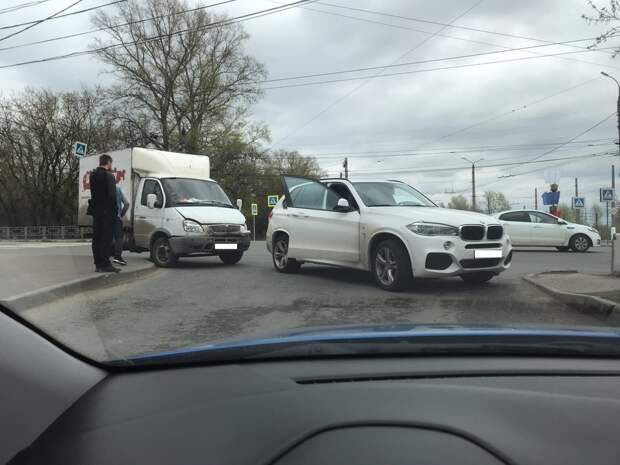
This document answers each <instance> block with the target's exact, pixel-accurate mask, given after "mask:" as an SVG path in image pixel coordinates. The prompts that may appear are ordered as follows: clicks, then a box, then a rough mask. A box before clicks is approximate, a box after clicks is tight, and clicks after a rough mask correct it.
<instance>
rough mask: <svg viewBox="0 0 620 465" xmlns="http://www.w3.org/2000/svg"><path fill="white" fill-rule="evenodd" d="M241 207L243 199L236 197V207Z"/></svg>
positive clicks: (239, 208)
mask: <svg viewBox="0 0 620 465" xmlns="http://www.w3.org/2000/svg"><path fill="white" fill-rule="evenodd" d="M241 207H243V200H241V199H237V209H238V210H241Z"/></svg>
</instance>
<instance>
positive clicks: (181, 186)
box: [162, 178, 233, 208]
mask: <svg viewBox="0 0 620 465" xmlns="http://www.w3.org/2000/svg"><path fill="white" fill-rule="evenodd" d="M162 184H163V186H164V191H165V193H166V198H167V200H168V203H169V205H170V206H179V205H204V204H207V205H211V204H212V205H217V206H226V207H231V208H232V207H233V206H232V203H231V202H230V199H229V198H228V196H227V195H226V193H225V192H224V191H223V190H222V188H221V187H220V186H219V185H218V184H217V183H215V182H213V181H205V180H201V179H184V178H164V179H162Z"/></svg>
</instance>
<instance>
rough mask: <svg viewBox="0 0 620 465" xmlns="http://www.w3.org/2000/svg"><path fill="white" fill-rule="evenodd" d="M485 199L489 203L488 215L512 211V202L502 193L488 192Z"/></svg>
mask: <svg viewBox="0 0 620 465" xmlns="http://www.w3.org/2000/svg"><path fill="white" fill-rule="evenodd" d="M484 198H485V200H486V201H487V213H488V214H489V215H490V214H492V213H498V212H501V211H504V210H510V202H508V200H507V199H506V196H505V195H504V194H503V193H502V192H497V191H486V192H485V193H484Z"/></svg>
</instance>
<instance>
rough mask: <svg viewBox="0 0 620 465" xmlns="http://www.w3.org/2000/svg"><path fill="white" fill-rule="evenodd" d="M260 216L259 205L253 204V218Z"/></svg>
mask: <svg viewBox="0 0 620 465" xmlns="http://www.w3.org/2000/svg"><path fill="white" fill-rule="evenodd" d="M256 215H258V204H256V203H253V204H252V216H256Z"/></svg>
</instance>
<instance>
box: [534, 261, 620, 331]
mask: <svg viewBox="0 0 620 465" xmlns="http://www.w3.org/2000/svg"><path fill="white" fill-rule="evenodd" d="M563 273H571V271H546V272H543V273H533V274H527V275H525V276H523V280H524V281H527V282H528V283H530V284H532V285H533V286H535V287H537V288H538V289H540V290H541V291H543V292H545V293H547V294H549V295H552V296H553V297H555V298H557V299H558V300H559V301H561V302H563V303H565V304H567V305H570V306H573V307H579V309H587V310H588V311H590V312H593V313H596V314H599V315H601V316H604V317H606V318H608V319H613V320H618V322H620V305H619V304H617V303H616V302H613V301H611V300H607V299H604V298H602V297H598V296H595V295H589V294H577V293H574V292H566V291H561V290H559V289H556V288H554V287H551V286H547V285H546V284H542V283H541V282H539V281H537V280H536V278H537V277H538V276H539V275H543V274H563Z"/></svg>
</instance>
